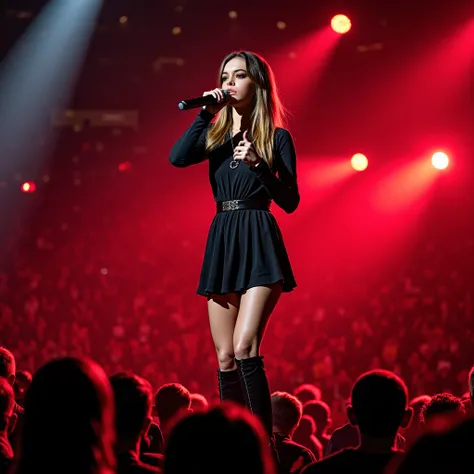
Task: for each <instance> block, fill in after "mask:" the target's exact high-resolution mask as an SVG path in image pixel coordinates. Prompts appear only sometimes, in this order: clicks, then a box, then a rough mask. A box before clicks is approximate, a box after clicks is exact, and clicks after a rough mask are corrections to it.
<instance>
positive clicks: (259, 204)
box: [216, 199, 271, 212]
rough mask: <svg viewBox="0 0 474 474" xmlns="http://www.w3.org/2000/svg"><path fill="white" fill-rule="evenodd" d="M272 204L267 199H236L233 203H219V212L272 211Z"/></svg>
mask: <svg viewBox="0 0 474 474" xmlns="http://www.w3.org/2000/svg"><path fill="white" fill-rule="evenodd" d="M270 202H271V201H269V200H267V199H234V200H233V201H221V202H217V203H216V206H217V212H227V211H241V210H245V209H258V210H261V211H269V210H270Z"/></svg>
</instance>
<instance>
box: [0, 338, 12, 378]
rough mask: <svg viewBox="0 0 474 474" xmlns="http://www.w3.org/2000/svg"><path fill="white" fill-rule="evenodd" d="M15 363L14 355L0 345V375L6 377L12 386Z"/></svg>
mask: <svg viewBox="0 0 474 474" xmlns="http://www.w3.org/2000/svg"><path fill="white" fill-rule="evenodd" d="M15 373H16V363H15V357H14V355H13V354H12V353H11V352H10V351H9V350H8V349H7V348H6V347H3V346H0V377H3V378H5V379H7V381H8V383H9V384H10V385H12V386H13V384H14V382H15Z"/></svg>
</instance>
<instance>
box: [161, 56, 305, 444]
mask: <svg viewBox="0 0 474 474" xmlns="http://www.w3.org/2000/svg"><path fill="white" fill-rule="evenodd" d="M218 84H219V88H218V89H214V90H212V91H208V92H205V93H204V95H209V94H211V95H213V96H214V97H215V98H216V99H217V100H218V104H217V105H213V106H208V107H207V108H205V109H203V110H201V111H200V112H199V115H198V116H197V117H196V118H195V120H194V122H193V123H192V124H191V126H190V127H189V128H188V130H186V132H185V133H184V134H183V135H182V136H181V138H179V139H178V141H177V142H176V143H175V145H174V146H173V148H172V150H171V154H170V161H171V163H172V164H173V165H174V166H178V167H185V166H189V165H194V164H196V163H200V162H202V161H204V160H205V159H206V158H207V159H208V161H209V176H210V182H211V186H212V191H213V194H214V198H215V200H216V203H217V213H216V216H215V217H214V220H213V222H212V224H211V228H210V231H209V236H208V240H207V246H206V250H205V255H204V263H203V266H202V271H201V278H200V282H199V286H198V290H197V292H198V293H199V294H201V295H203V296H205V297H206V298H207V302H208V312H209V321H210V327H211V333H212V338H213V340H214V344H215V347H216V351H217V358H218V362H219V370H218V380H219V392H220V397H221V400H233V401H235V402H239V403H242V404H244V405H246V406H247V407H248V408H249V409H250V410H251V411H252V412H253V413H255V414H256V415H258V416H259V417H260V418H261V420H262V421H263V424H264V426H265V428H266V429H267V431H268V433H269V435H270V436H272V412H271V399H270V390H269V387H268V382H267V378H266V374H265V370H264V367H263V357H262V356H260V355H259V348H260V344H261V342H262V338H263V335H264V333H265V328H266V325H267V323H268V320H269V318H270V315H271V313H272V311H273V309H274V308H275V305H276V304H277V302H278V299H279V298H280V295H281V293H282V292H288V291H291V290H292V289H293V288H294V287H295V286H296V283H295V279H294V277H293V272H292V270H291V265H290V262H289V259H288V255H287V253H286V249H285V246H284V243H283V239H282V236H281V233H280V230H279V228H278V225H277V223H276V221H275V218H274V217H273V215H272V214H271V213H270V203H271V201H272V200H273V201H274V202H275V203H276V204H277V205H278V206H280V207H281V208H282V209H284V210H285V211H286V212H287V213H291V212H293V211H294V210H295V209H296V208H297V207H298V204H299V201H300V196H299V193H298V186H297V181H296V155H295V149H294V146H293V141H292V138H291V135H290V133H289V132H288V131H287V130H286V129H284V128H282V126H283V122H282V120H283V107H282V105H281V102H280V99H279V97H278V94H277V89H276V85H275V79H274V76H273V72H272V70H271V68H270V66H269V65H268V63H267V62H266V61H265V60H264V59H263V58H262V57H260V56H259V55H257V54H255V53H251V52H246V51H239V52H234V53H231V54H229V55H228V56H227V57H226V58H225V59H224V61H223V62H222V65H221V68H220V73H219V78H218ZM222 89H223V90H226V91H229V94H230V100H228V101H227V100H225V96H224V94H223V92H222Z"/></svg>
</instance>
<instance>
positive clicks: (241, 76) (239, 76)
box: [237, 74, 247, 79]
mask: <svg viewBox="0 0 474 474" xmlns="http://www.w3.org/2000/svg"><path fill="white" fill-rule="evenodd" d="M237 77H238V78H239V79H245V78H246V77H247V76H246V75H245V74H237Z"/></svg>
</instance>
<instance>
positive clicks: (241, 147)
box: [234, 130, 262, 167]
mask: <svg viewBox="0 0 474 474" xmlns="http://www.w3.org/2000/svg"><path fill="white" fill-rule="evenodd" d="M242 138H243V140H241V141H240V142H239V144H238V145H237V146H236V147H235V149H234V160H242V161H243V162H244V163H245V164H246V165H248V166H251V167H254V166H258V165H259V164H260V162H261V161H262V158H260V156H258V155H257V152H256V151H255V148H254V147H253V145H252V143H251V142H250V141H249V139H248V135H247V130H245V132H244V136H243V137H242Z"/></svg>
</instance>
